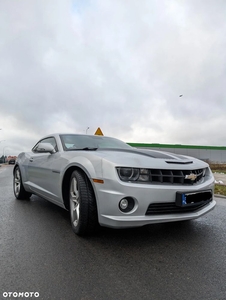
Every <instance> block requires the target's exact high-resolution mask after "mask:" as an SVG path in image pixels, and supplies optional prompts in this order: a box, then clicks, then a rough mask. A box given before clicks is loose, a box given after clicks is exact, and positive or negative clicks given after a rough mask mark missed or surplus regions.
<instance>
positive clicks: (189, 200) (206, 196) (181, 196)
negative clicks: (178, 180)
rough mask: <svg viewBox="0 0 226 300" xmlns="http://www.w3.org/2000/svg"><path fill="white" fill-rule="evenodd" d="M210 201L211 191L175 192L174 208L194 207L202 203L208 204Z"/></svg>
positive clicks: (211, 197)
mask: <svg viewBox="0 0 226 300" xmlns="http://www.w3.org/2000/svg"><path fill="white" fill-rule="evenodd" d="M212 199H213V193H212V190H205V191H196V192H177V193H176V206H181V207H184V206H196V205H199V204H202V203H206V202H210V201H211V200H212Z"/></svg>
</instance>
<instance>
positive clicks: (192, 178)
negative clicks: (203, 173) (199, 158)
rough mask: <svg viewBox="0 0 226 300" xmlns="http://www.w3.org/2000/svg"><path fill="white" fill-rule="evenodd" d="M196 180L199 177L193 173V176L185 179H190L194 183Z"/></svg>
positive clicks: (187, 176) (190, 175)
mask: <svg viewBox="0 0 226 300" xmlns="http://www.w3.org/2000/svg"><path fill="white" fill-rule="evenodd" d="M196 178H197V175H195V174H194V173H191V174H189V175H186V176H185V179H190V180H192V181H194V180H195V179H196Z"/></svg>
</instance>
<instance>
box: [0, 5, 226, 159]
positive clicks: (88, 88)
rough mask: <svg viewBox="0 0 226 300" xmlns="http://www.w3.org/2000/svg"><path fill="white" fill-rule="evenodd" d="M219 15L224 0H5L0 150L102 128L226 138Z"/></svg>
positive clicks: (129, 138)
mask: <svg viewBox="0 0 226 300" xmlns="http://www.w3.org/2000/svg"><path fill="white" fill-rule="evenodd" d="M225 17H226V1H225V0H170V1H169V0H140V1H137V0H73V1H72V0H70V1H69V0H19V1H18V0H10V1H9V0H1V1H0V82H1V84H0V128H1V129H2V130H0V141H1V143H0V156H1V153H2V152H4V153H5V154H6V155H10V154H11V155H13V154H14V155H17V154H18V153H19V152H21V151H27V150H30V149H31V148H32V147H33V145H34V144H35V142H36V141H37V140H38V139H40V138H41V137H43V136H45V135H47V134H49V133H53V132H75V133H86V131H87V132H88V134H94V132H95V131H96V129H97V128H98V127H100V128H101V130H102V131H103V133H104V135H107V136H114V137H117V138H119V139H122V140H124V141H125V142H137V143H139V142H144V143H169V144H195V145H226V135H225V128H226V18H225ZM179 95H183V96H182V97H179ZM88 127H89V129H88V130H87V128H88ZM3 140H5V141H3Z"/></svg>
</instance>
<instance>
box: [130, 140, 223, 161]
mask: <svg viewBox="0 0 226 300" xmlns="http://www.w3.org/2000/svg"><path fill="white" fill-rule="evenodd" d="M128 144H129V145H131V146H133V147H136V148H143V149H153V150H161V151H167V152H171V153H176V154H181V155H187V156H192V157H196V158H199V159H201V160H204V161H207V162H211V163H226V147H224V146H195V145H176V144H175V145H170V144H143V143H128Z"/></svg>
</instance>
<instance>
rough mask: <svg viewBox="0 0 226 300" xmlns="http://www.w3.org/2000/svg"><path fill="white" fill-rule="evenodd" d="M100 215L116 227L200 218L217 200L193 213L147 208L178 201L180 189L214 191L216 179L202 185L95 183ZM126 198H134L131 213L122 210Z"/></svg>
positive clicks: (103, 222) (181, 190) (99, 216)
mask: <svg viewBox="0 0 226 300" xmlns="http://www.w3.org/2000/svg"><path fill="white" fill-rule="evenodd" d="M95 185H96V186H95V191H96V199H97V207H98V218H99V223H100V225H102V226H107V227H112V228H129V227H139V226H144V225H148V224H152V223H164V222H174V221H183V220H191V219H196V218H199V217H201V216H203V215H204V214H206V213H208V212H209V211H211V210H212V209H213V208H214V207H215V205H216V201H215V200H214V199H212V201H210V202H208V203H206V204H205V205H204V206H203V207H201V208H200V209H197V210H195V211H192V212H179V213H169V214H166V213H159V214H155V215H147V214H146V212H147V208H148V206H149V205H150V204H152V203H175V202H176V193H177V192H183V191H186V192H191V193H192V192H197V191H203V190H211V191H212V195H213V193H214V179H213V177H211V178H210V179H209V180H207V181H205V182H203V183H202V184H199V185H190V186H188V185H186V186H184V185H146V184H133V183H124V182H118V181H111V180H109V181H108V180H105V182H104V184H103V185H101V184H95ZM125 197H131V198H133V199H134V202H135V206H134V208H133V209H132V210H131V211H130V212H127V213H123V212H122V211H121V210H120V209H119V202H120V200H121V199H123V198H125Z"/></svg>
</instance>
